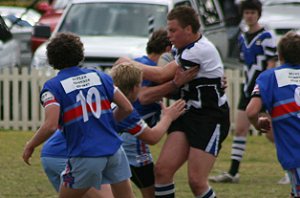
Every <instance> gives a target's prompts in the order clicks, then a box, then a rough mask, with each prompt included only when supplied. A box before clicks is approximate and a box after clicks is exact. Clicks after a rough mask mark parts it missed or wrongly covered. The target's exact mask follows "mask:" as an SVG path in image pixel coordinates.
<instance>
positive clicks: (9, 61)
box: [0, 16, 20, 68]
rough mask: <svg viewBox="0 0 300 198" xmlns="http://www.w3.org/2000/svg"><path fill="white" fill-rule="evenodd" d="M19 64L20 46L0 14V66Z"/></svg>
mask: <svg viewBox="0 0 300 198" xmlns="http://www.w3.org/2000/svg"><path fill="white" fill-rule="evenodd" d="M19 64H20V48H19V46H18V42H17V41H16V40H14V39H13V37H12V34H11V32H10V31H9V29H8V27H7V26H6V24H5V22H4V20H3V18H2V17H1V16H0V68H3V67H12V66H16V65H19Z"/></svg>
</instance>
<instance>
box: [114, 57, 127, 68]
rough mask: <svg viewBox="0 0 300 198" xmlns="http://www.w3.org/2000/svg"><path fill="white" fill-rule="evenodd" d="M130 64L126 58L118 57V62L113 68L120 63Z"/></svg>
mask: <svg viewBox="0 0 300 198" xmlns="http://www.w3.org/2000/svg"><path fill="white" fill-rule="evenodd" d="M130 62H131V59H130V58H128V57H120V58H118V60H117V61H116V62H115V63H114V65H113V66H116V65H118V64H121V63H130Z"/></svg>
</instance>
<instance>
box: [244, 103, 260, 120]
mask: <svg viewBox="0 0 300 198" xmlns="http://www.w3.org/2000/svg"><path fill="white" fill-rule="evenodd" d="M257 114H258V112H257V110H256V109H255V108H253V107H251V106H249V105H248V106H247V108H246V115H247V117H248V119H249V120H253V119H254V118H256V117H257Z"/></svg>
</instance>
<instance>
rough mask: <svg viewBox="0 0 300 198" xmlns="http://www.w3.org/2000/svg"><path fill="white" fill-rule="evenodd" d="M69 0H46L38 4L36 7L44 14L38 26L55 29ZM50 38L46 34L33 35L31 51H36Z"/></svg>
mask: <svg viewBox="0 0 300 198" xmlns="http://www.w3.org/2000/svg"><path fill="white" fill-rule="evenodd" d="M68 2H69V0H49V2H47V1H44V2H40V3H38V4H37V5H36V9H37V10H38V11H39V12H41V13H42V14H43V15H42V16H41V17H40V19H39V21H38V22H37V24H36V26H38V27H36V28H39V26H45V25H46V26H49V27H50V29H51V32H52V31H53V30H54V29H55V27H56V25H57V23H58V21H59V19H60V17H61V15H62V13H63V10H64V9H65V7H66V6H67V4H68ZM47 40H48V38H47V37H45V36H35V35H33V36H32V37H31V51H32V52H34V51H35V50H36V49H37V48H38V47H39V46H40V45H41V44H42V43H44V42H45V41H47Z"/></svg>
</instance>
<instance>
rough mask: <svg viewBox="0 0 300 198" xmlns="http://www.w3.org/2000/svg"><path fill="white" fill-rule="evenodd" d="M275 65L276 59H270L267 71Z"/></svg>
mask: <svg viewBox="0 0 300 198" xmlns="http://www.w3.org/2000/svg"><path fill="white" fill-rule="evenodd" d="M276 63H277V58H272V59H270V60H268V62H267V69H271V68H274V67H276Z"/></svg>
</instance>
